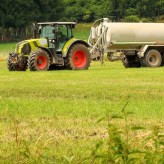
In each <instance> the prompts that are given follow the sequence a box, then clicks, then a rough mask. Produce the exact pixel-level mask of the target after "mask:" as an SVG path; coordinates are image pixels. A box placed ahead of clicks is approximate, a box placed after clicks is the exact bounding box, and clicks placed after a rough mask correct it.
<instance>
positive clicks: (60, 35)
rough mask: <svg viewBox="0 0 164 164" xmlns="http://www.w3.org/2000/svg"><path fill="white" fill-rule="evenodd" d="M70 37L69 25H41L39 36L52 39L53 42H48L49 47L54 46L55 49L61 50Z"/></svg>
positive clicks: (70, 29)
mask: <svg viewBox="0 0 164 164" xmlns="http://www.w3.org/2000/svg"><path fill="white" fill-rule="evenodd" d="M72 37H73V36H72V28H71V26H70V25H55V26H51V25H46V26H43V27H41V32H40V38H48V39H50V40H51V39H52V40H54V42H53V43H52V42H50V43H49V46H50V48H53V47H55V48H56V49H57V50H61V49H62V48H63V46H64V45H65V43H66V42H67V41H68V40H69V39H70V38H72Z"/></svg>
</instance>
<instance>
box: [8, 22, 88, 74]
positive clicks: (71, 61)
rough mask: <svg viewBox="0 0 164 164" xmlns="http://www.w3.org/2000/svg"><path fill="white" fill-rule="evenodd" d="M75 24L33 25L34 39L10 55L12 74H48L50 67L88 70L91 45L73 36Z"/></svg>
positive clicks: (9, 64)
mask: <svg viewBox="0 0 164 164" xmlns="http://www.w3.org/2000/svg"><path fill="white" fill-rule="evenodd" d="M75 25H76V23H75V22H45V23H36V24H33V39H29V40H24V41H22V42H19V43H18V44H17V45H16V47H15V51H14V52H13V53H10V54H9V58H8V62H7V64H8V69H9V71H26V70H27V68H29V69H30V71H45V70H48V69H50V67H51V66H57V67H65V68H66V69H72V70H84V69H88V67H89V66H90V62H91V54H90V52H89V49H88V48H89V45H88V44H87V43H86V42H85V41H83V40H78V39H75V38H74V37H73V31H72V29H73V28H75Z"/></svg>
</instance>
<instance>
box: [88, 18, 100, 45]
mask: <svg viewBox="0 0 164 164" xmlns="http://www.w3.org/2000/svg"><path fill="white" fill-rule="evenodd" d="M102 20H103V18H101V19H98V20H96V21H95V22H94V23H93V25H92V27H95V25H96V24H100V22H102ZM92 27H91V31H90V35H89V38H88V44H89V46H90V47H93V45H92V43H91V34H92Z"/></svg>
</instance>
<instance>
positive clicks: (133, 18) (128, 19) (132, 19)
mask: <svg viewBox="0 0 164 164" xmlns="http://www.w3.org/2000/svg"><path fill="white" fill-rule="evenodd" d="M123 21H124V22H139V21H140V18H139V17H138V16H137V15H130V16H126V17H125V18H124V19H123Z"/></svg>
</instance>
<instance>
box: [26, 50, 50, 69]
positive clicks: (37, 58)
mask: <svg viewBox="0 0 164 164" xmlns="http://www.w3.org/2000/svg"><path fill="white" fill-rule="evenodd" d="M28 66H29V69H30V71H46V70H48V69H49V66H50V57H49V54H48V53H47V52H46V51H45V50H42V49H38V50H36V51H33V52H31V54H30V57H29V61H28Z"/></svg>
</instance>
